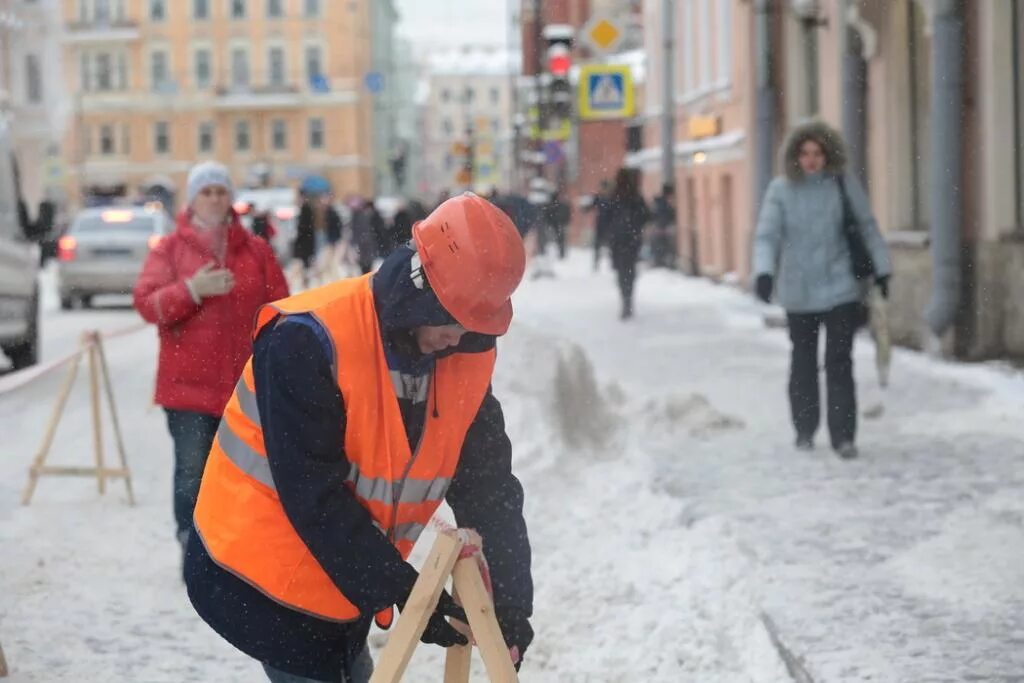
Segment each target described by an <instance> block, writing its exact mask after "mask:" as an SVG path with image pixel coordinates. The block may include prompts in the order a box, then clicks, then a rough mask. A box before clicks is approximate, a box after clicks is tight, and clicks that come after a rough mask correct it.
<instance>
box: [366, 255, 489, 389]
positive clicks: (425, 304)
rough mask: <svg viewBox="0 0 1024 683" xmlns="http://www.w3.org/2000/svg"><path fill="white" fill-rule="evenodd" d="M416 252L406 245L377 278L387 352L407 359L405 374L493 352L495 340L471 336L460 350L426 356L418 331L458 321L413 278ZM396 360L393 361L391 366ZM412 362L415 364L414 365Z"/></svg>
mask: <svg viewBox="0 0 1024 683" xmlns="http://www.w3.org/2000/svg"><path fill="white" fill-rule="evenodd" d="M415 255H416V250H415V249H414V248H413V247H412V246H410V245H408V244H406V245H403V246H401V247H398V248H397V249H396V250H395V251H393V252H392V253H391V255H389V256H388V257H387V258H386V259H384V263H382V264H381V266H380V269H379V270H377V272H376V273H374V275H373V299H374V304H375V305H376V308H377V319H378V320H379V321H380V329H381V336H382V337H383V338H384V343H385V347H386V349H387V351H388V352H389V355H390V354H394V353H397V354H398V355H400V356H402V357H404V360H405V361H406V362H405V363H400V364H399V365H400V366H401V367H399V368H394V367H393V368H392V369H402V370H404V371H413V372H422V371H425V370H426V369H427V368H428V367H429V365H430V364H431V363H432V362H433V360H435V359H437V358H444V357H446V356H450V355H452V354H453V353H472V352H480V351H485V350H488V349H491V348H493V347H494V345H495V337H492V336H489V335H483V334H478V333H475V332H467V333H466V334H464V335H462V341H461V342H459V344H458V346H454V347H452V348H449V349H446V350H444V351H441V352H439V353H435V354H429V355H424V354H422V353H420V351H419V347H418V346H417V345H416V343H415V341H414V340H413V338H412V334H411V333H412V330H414V329H416V328H417V327H430V326H440V325H454V324H456V321H455V318H453V317H452V316H451V314H450V313H448V311H447V310H445V308H444V306H442V305H441V302H440V301H438V299H437V295H435V294H434V292H433V291H432V290H431V289H430V288H429V287H424V288H420V287H418V286H417V285H416V283H415V282H414V280H413V277H412V258H413V256H415ZM392 360H393V358H389V363H391V362H392ZM408 361H413V362H412V363H411V364H410V363H409V362H408Z"/></svg>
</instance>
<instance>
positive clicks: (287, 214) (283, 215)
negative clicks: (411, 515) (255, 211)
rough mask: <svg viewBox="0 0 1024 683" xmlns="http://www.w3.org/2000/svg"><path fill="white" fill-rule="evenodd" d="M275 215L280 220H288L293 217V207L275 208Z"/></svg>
mask: <svg viewBox="0 0 1024 683" xmlns="http://www.w3.org/2000/svg"><path fill="white" fill-rule="evenodd" d="M277 217H278V219H280V220H282V221H290V220H291V219H293V218H295V209H292V208H282V209H278V210H277Z"/></svg>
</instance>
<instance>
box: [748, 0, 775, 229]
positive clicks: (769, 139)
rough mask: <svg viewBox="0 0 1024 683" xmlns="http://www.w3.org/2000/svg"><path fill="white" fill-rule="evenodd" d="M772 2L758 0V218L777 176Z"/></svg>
mask: <svg viewBox="0 0 1024 683" xmlns="http://www.w3.org/2000/svg"><path fill="white" fill-rule="evenodd" d="M772 4H773V3H772V2H771V0H755V1H754V59H755V64H756V67H755V68H756V70H757V73H756V78H757V102H756V107H757V110H756V111H757V116H756V118H757V133H756V136H755V138H754V139H755V143H754V144H755V145H756V150H755V154H756V166H755V168H756V174H757V175H756V177H755V181H754V183H755V184H754V191H755V192H756V193H757V194H756V195H755V197H754V202H753V206H754V221H755V222H756V221H757V213H758V211H760V206H761V201H762V199H763V198H764V193H765V190H767V189H768V184H769V183H770V182H771V180H772V176H773V175H774V170H773V169H774V167H775V164H774V158H775V88H774V83H773V79H772V71H773V64H772V62H773V59H772Z"/></svg>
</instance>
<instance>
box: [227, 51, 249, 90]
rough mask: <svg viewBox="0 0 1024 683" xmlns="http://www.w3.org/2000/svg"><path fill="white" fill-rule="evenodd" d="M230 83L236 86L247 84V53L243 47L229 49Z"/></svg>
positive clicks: (246, 85)
mask: <svg viewBox="0 0 1024 683" xmlns="http://www.w3.org/2000/svg"><path fill="white" fill-rule="evenodd" d="M231 85H233V86H235V87H236V88H246V87H248V86H249V53H248V51H246V49H245V48H244V47H236V48H232V49H231Z"/></svg>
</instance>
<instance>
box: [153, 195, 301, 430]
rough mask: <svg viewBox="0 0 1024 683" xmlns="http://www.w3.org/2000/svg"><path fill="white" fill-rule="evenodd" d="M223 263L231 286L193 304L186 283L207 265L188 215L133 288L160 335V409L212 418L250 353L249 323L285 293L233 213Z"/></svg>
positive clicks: (277, 269)
mask: <svg viewBox="0 0 1024 683" xmlns="http://www.w3.org/2000/svg"><path fill="white" fill-rule="evenodd" d="M231 221H232V223H231V227H230V228H228V244H227V251H226V253H225V263H223V264H219V265H222V266H224V267H226V268H228V269H229V270H230V271H231V272H232V273H233V274H234V276H235V286H234V289H232V290H231V291H230V292H228V293H227V294H225V295H223V296H215V297H208V298H205V299H203V300H202V303H201V304H196V303H195V301H194V300H193V299H192V295H191V294H190V293H189V290H188V287H187V286H186V285H185V280H186V279H187V278H189V277H191V276H192V275H194V274H195V272H196V271H197V270H199V268H201V267H202V266H203V265H204V264H206V263H209V262H210V261H216V257H215V256H214V255H213V253H212V252H211V251H210V250H209V249H208V248H207V247H206V246H205V245H203V244H202V242H201V241H200V239H199V236H198V235H197V234H196V230H195V228H193V227H192V225H191V222H190V220H189V216H188V213H187V212H182V213H181V215H179V216H178V228H177V230H176V231H175V232H173V233H172V234H170V235H168V236H167V237H165V238H164V239H163V240H162V241H161V242H160V244H158V245H157V246H156V248H154V249H153V251H152V252H150V254H149V258H147V259H146V264H145V266H143V268H142V273H141V274H140V275H139V280H138V282H137V283H136V285H135V292H134V295H135V308H136V309H137V310H138V311H139V314H140V315H141V316H142V317H143V318H144V319H145V320H147V321H148V322H151V323H155V324H156V326H157V328H158V329H159V331H160V361H159V365H158V367H157V379H156V397H155V400H156V402H157V403H158V404H159V405H162V406H164V407H165V408H174V409H177V410H189V411H194V412H199V413H206V414H207V415H217V416H219V415H220V414H221V412H222V411H223V410H224V406H225V405H226V404H227V402H228V399H229V398H230V397H231V392H232V391H233V390H234V388H235V383H236V382H237V381H238V378H239V376H241V374H242V368H243V366H244V365H245V361H246V360H247V359H248V358H249V355H250V354H251V353H252V341H251V334H252V325H253V320H254V319H255V317H256V311H257V310H258V309H259V307H260V306H262V305H263V304H265V303H268V302H270V301H276V300H277V299H283V298H284V297H286V296H288V285H287V283H286V282H285V279H284V273H282V272H281V266H279V265H278V263H277V259H276V258H274V252H273V251H272V250H271V248H270V246H269V245H268V244H267V243H266V242H264V241H263V240H262V239H260V238H258V237H255V236H253V235H252V234H251V233H249V232H248V231H247V230H246V229H245V228H243V227H242V224H241V223H240V222H239V220H238V216H237V215H236V214H234V212H232V216H231Z"/></svg>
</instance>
